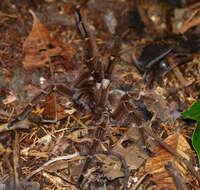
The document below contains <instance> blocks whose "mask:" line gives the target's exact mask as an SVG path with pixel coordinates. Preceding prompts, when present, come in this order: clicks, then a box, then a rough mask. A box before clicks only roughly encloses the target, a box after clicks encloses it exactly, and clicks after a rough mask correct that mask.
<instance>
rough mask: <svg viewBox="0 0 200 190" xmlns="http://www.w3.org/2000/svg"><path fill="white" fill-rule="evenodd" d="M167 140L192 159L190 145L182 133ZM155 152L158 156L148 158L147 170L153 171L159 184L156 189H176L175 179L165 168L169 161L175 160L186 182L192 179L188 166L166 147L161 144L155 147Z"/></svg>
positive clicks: (187, 157)
mask: <svg viewBox="0 0 200 190" xmlns="http://www.w3.org/2000/svg"><path fill="white" fill-rule="evenodd" d="M165 142H166V143H167V144H168V145H170V146H171V147H172V148H174V149H175V150H176V151H177V153H179V154H180V155H181V156H182V157H184V158H185V159H187V160H190V157H191V155H190V153H191V149H190V145H189V144H188V143H187V141H186V139H185V138H184V137H183V136H182V135H179V136H177V135H176V134H173V135H170V136H169V137H168V138H167V139H165ZM154 152H155V155H156V157H154V158H149V159H148V160H147V162H146V165H145V170H146V172H148V173H151V174H152V175H153V181H154V182H155V183H156V184H157V187H155V188H154V189H155V190H158V189H165V188H168V189H171V190H172V189H174V182H173V179H172V177H171V176H170V175H169V173H168V172H167V170H166V169H165V165H166V164H167V163H168V162H169V161H171V162H173V161H175V165H176V167H177V168H178V169H179V171H180V173H181V175H182V177H183V178H184V180H185V182H188V180H190V179H191V177H189V176H190V174H189V173H188V170H187V168H186V166H185V165H184V164H183V163H182V162H180V161H179V160H177V159H176V158H175V157H174V156H173V155H172V154H171V153H169V152H168V151H167V150H166V149H165V148H163V147H162V146H159V147H158V148H156V149H155V151H154ZM187 175H188V176H187Z"/></svg>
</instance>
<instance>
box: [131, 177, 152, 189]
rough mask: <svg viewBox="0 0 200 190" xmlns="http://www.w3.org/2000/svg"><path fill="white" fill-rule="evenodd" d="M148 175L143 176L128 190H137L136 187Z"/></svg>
mask: <svg viewBox="0 0 200 190" xmlns="http://www.w3.org/2000/svg"><path fill="white" fill-rule="evenodd" d="M148 175H149V174H148V173H147V174H144V175H143V176H142V177H141V178H140V179H139V180H138V182H137V183H136V184H135V185H134V186H133V187H132V188H131V189H130V190H137V188H138V186H139V185H140V184H141V183H142V181H143V180H144V179H145V178H146V177H147V176H148Z"/></svg>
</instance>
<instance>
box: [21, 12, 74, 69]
mask: <svg viewBox="0 0 200 190" xmlns="http://www.w3.org/2000/svg"><path fill="white" fill-rule="evenodd" d="M29 12H30V13H31V14H32V16H33V26H32V31H31V33H30V34H29V36H28V37H27V38H26V40H25V42H24V45H23V51H24V53H25V59H24V61H23V64H24V68H25V69H28V70H35V69H37V68H40V67H43V66H45V64H46V63H48V62H50V57H51V56H58V55H60V56H63V57H64V58H66V59H71V58H72V56H73V55H74V53H75V50H74V49H73V48H72V47H71V46H70V45H68V44H66V43H62V42H59V41H58V40H57V39H55V38H52V37H51V36H50V34H49V32H48V30H47V28H46V27H45V26H44V25H43V24H42V23H41V22H40V21H39V20H38V18H37V17H36V15H35V13H34V12H33V11H32V10H30V11H29Z"/></svg>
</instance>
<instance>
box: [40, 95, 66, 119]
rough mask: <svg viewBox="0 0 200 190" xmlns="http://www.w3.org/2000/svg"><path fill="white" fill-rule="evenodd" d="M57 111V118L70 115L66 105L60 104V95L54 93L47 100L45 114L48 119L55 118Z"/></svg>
mask: <svg viewBox="0 0 200 190" xmlns="http://www.w3.org/2000/svg"><path fill="white" fill-rule="evenodd" d="M55 98H56V99H55ZM55 100H56V101H55ZM56 112H57V120H61V119H64V118H66V117H67V116H68V114H67V113H65V107H64V106H62V105H61V104H60V96H59V95H58V94H53V93H52V94H51V95H50V96H49V97H48V99H47V101H46V102H45V105H44V112H43V116H45V117H46V118H47V119H55V116H56Z"/></svg>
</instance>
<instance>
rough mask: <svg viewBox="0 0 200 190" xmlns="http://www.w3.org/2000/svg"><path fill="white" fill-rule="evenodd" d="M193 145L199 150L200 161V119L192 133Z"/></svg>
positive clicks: (199, 157)
mask: <svg viewBox="0 0 200 190" xmlns="http://www.w3.org/2000/svg"><path fill="white" fill-rule="evenodd" d="M192 145H193V147H194V149H195V151H196V152H197V155H198V159H199V161H200V121H199V120H198V121H197V124H196V128H195V130H194V133H193V135H192Z"/></svg>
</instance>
